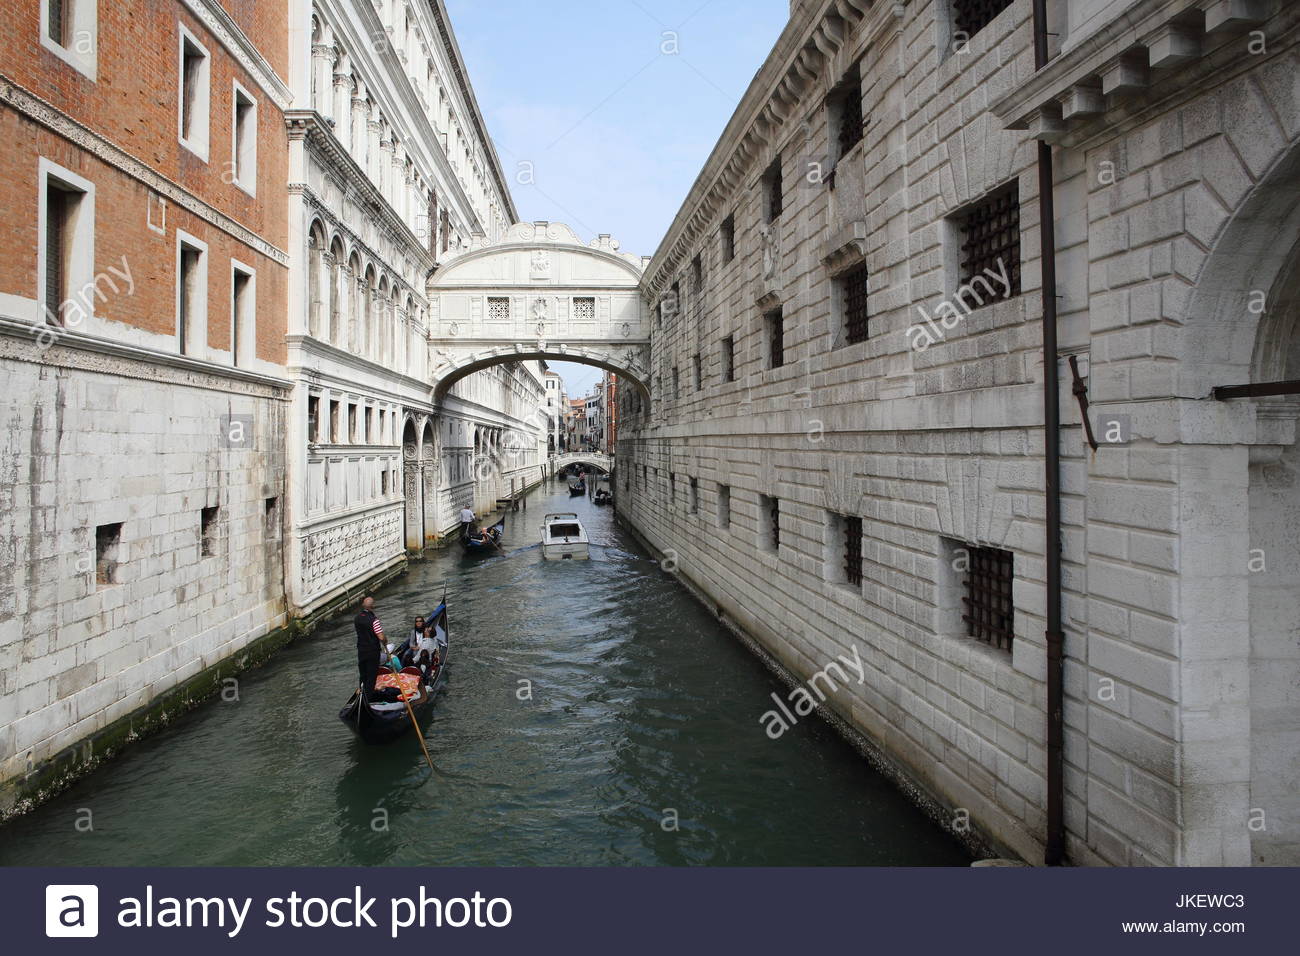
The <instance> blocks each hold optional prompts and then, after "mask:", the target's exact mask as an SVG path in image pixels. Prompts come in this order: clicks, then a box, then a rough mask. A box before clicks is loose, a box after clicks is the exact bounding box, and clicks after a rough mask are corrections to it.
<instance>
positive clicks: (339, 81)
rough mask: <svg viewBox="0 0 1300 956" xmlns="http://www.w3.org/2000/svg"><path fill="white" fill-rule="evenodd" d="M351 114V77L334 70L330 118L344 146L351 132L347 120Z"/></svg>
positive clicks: (336, 134)
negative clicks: (332, 102)
mask: <svg viewBox="0 0 1300 956" xmlns="http://www.w3.org/2000/svg"><path fill="white" fill-rule="evenodd" d="M342 62H343V61H342V60H341V59H340V61H339V63H338V64H336V65H335V69H336V70H338V69H339V67H340V65H341V64H342ZM344 69H346V67H344ZM351 115H352V77H351V76H349V75H348V74H347V73H343V72H336V73H335V74H334V110H333V116H332V117H331V118H332V119H333V120H334V135H335V136H336V137H338V140H339V142H340V143H342V144H343V146H344V148H347V147H348V145H349V143H348V140H349V134H350V133H351V128H350V125H351V124H350V122H349V121H350V119H351Z"/></svg>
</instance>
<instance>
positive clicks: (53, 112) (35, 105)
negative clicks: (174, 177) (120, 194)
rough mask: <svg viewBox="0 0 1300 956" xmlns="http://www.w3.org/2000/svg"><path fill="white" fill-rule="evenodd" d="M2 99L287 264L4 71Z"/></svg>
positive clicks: (227, 219)
mask: <svg viewBox="0 0 1300 956" xmlns="http://www.w3.org/2000/svg"><path fill="white" fill-rule="evenodd" d="M0 102H3V103H5V104H6V105H8V106H11V107H13V108H14V109H15V110H17V111H18V112H19V113H21V114H22V115H23V116H25V117H27V118H28V119H30V120H31V121H32V122H34V123H39V124H40V125H41V126H44V127H45V128H46V129H48V130H50V131H51V132H53V133H55V134H57V135H59V136H62V137H63V138H64V139H66V140H68V141H69V142H71V143H72V144H73V145H74V146H77V147H78V148H80V149H83V150H85V151H86V152H88V153H90V154H91V155H93V156H95V157H96V158H97V159H100V160H102V161H103V162H105V163H107V164H108V165H110V166H112V167H114V168H115V169H118V170H119V171H121V172H123V173H125V174H126V175H128V176H130V177H132V178H133V179H136V180H138V181H139V182H141V183H143V184H144V185H145V186H147V187H148V188H150V189H152V190H153V191H154V192H156V193H157V194H158V195H160V196H163V197H164V198H166V199H167V201H168V202H170V203H172V204H174V205H176V206H178V207H180V208H181V209H184V210H185V211H186V212H189V213H191V214H192V215H195V216H197V217H198V218H200V219H202V220H203V221H204V222H206V223H208V224H209V225H210V226H213V227H214V228H217V229H220V230H221V231H222V232H225V233H227V234H229V235H230V236H232V237H234V238H235V239H236V240H238V241H239V242H241V243H243V244H244V245H246V246H249V247H250V248H252V249H255V250H257V251H258V252H259V253H261V254H262V255H263V256H265V257H266V258H268V259H270V260H272V261H273V262H276V263H277V264H279V265H282V266H286V267H287V266H288V265H289V255H288V253H286V252H284V251H283V250H281V249H278V248H276V247H275V246H273V245H271V243H269V242H267V241H266V240H265V239H263V238H262V237H261V236H259V235H258V234H257V233H255V232H253V231H252V230H251V229H249V228H248V227H247V226H244V225H242V224H240V223H239V222H236V221H235V220H234V219H232V218H230V217H229V216H227V215H226V214H225V213H223V212H221V211H220V210H219V209H217V208H216V207H214V206H211V205H209V204H208V203H206V202H204V201H203V200H201V199H199V198H198V197H197V196H195V195H194V194H193V193H191V192H189V191H188V190H186V189H185V188H184V187H182V186H180V185H178V184H177V183H174V182H172V181H171V180H170V179H167V178H166V177H165V176H163V175H162V174H161V173H158V172H156V171H155V170H153V169H151V168H150V167H148V166H146V165H145V164H144V163H142V162H141V161H140V160H138V159H136V158H135V157H134V156H132V155H131V154H129V153H127V152H126V151H125V150H124V149H122V148H121V147H119V146H117V145H115V144H113V143H111V142H109V141H108V140H107V139H105V138H104V137H103V136H101V135H99V134H98V133H96V132H94V131H93V130H91V129H89V128H88V127H86V126H83V125H82V124H81V123H79V122H77V121H76V120H74V119H73V118H72V117H70V116H68V115H67V114H66V113H64V112H62V111H61V110H59V109H58V108H56V107H55V106H53V105H52V104H50V103H47V102H46V101H45V100H43V99H41V98H40V97H39V96H37V95H36V94H34V93H31V92H30V91H28V90H26V89H24V88H23V87H21V86H19V85H18V84H17V83H15V82H14V81H13V80H11V79H10V78H9V77H7V76H5V75H4V74H0Z"/></svg>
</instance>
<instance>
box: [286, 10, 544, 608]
mask: <svg viewBox="0 0 1300 956" xmlns="http://www.w3.org/2000/svg"><path fill="white" fill-rule="evenodd" d="M292 7H293V8H294V10H295V11H296V15H295V19H294V23H293V25H294V28H295V29H294V30H293V32H292V44H293V55H292V64H293V87H294V94H295V109H294V110H292V111H291V112H290V113H289V124H290V138H291V143H290V147H291V151H290V192H291V206H290V222H291V229H292V231H291V242H292V244H293V249H294V253H295V264H296V265H298V266H299V267H298V268H296V269H295V272H294V276H293V283H292V287H291V303H290V314H291V325H290V335H289V345H290V348H289V366H290V369H291V371H292V373H293V374H294V377H295V380H296V383H297V385H296V388H295V397H294V405H293V409H292V412H291V422H292V424H291V428H290V435H289V455H290V470H291V474H293V475H295V476H297V480H295V481H294V483H293V493H292V495H291V514H292V516H293V521H292V531H291V534H290V542H289V543H290V562H291V573H290V579H291V582H292V587H293V592H294V593H293V599H294V604H295V605H296V606H297V607H298V608H300V609H311V608H314V607H318V606H321V605H322V604H325V603H328V602H329V601H331V600H332V599H334V598H335V597H337V596H338V595H339V594H340V593H345V592H346V591H347V590H348V589H355V588H356V587H357V586H358V585H360V584H361V583H363V582H364V581H366V580H369V579H372V578H374V577H375V576H377V575H383V574H385V573H386V572H387V571H389V570H390V569H392V568H395V567H398V566H400V565H401V564H402V563H403V562H404V561H405V560H406V553H407V552H408V551H419V550H421V549H422V548H424V547H425V546H426V545H428V544H431V543H433V542H434V541H436V540H437V539H438V538H440V537H441V536H442V535H444V534H445V533H446V532H447V531H448V530H449V529H452V528H455V527H457V526H458V520H457V513H458V511H459V509H460V508H461V507H463V506H465V505H469V506H470V507H473V508H475V509H476V510H479V511H484V510H488V509H490V508H492V507H493V506H494V505H495V501H496V499H497V497H499V496H500V495H501V494H502V493H507V492H508V490H509V486H510V481H511V480H512V479H517V480H519V482H520V485H521V487H522V483H523V480H524V476H523V474H522V472H519V471H518V468H517V467H516V466H515V465H513V464H512V465H509V466H507V467H504V468H503V466H502V463H501V461H500V459H501V448H502V441H503V437H504V436H505V435H507V434H511V435H513V434H515V433H517V432H521V431H526V432H527V433H528V436H529V437H528V441H529V442H531V443H532V444H533V446H534V448H533V452H532V454H530V455H529V456H526V464H527V465H530V466H531V465H537V464H540V463H539V462H538V460H537V455H536V448H535V444H536V443H535V440H534V437H533V436H534V432H535V426H534V425H533V424H532V417H533V413H534V411H535V409H536V407H537V406H538V404H539V403H540V402H541V401H543V394H542V390H541V386H540V379H539V374H540V373H539V372H538V370H537V369H536V368H535V367H531V366H528V365H526V364H525V363H520V364H517V365H512V366H500V367H497V368H493V369H491V370H489V371H485V372H482V373H480V374H478V375H475V376H472V377H470V378H467V379H465V380H463V381H462V382H460V383H458V384H457V386H456V387H455V388H453V389H451V390H449V391H448V392H447V393H446V394H445V395H444V396H442V397H441V401H440V402H439V403H438V406H437V408H435V403H434V395H433V391H432V386H431V383H430V365H429V332H430V312H429V293H428V281H429V278H430V276H431V275H432V274H433V273H434V272H435V271H436V270H437V268H438V267H439V264H440V263H441V262H443V261H444V260H445V259H447V258H448V257H451V256H454V255H455V254H456V253H457V252H458V251H461V250H464V249H466V248H468V247H469V245H470V241H471V238H473V237H481V238H482V239H485V240H492V239H496V238H499V237H500V236H501V235H502V234H503V232H504V228H505V226H506V225H507V224H508V223H511V222H513V221H514V219H515V212H514V206H513V202H512V200H511V197H510V193H509V189H508V187H507V185H506V182H505V179H504V175H503V173H502V170H501V164H500V161H499V160H498V158H497V156H496V153H495V151H494V149H493V147H492V144H491V141H490V140H489V138H488V136H487V132H486V128H485V125H484V122H483V118H482V115H481V114H480V111H479V108H478V104H477V103H476V101H475V99H474V93H473V90H472V88H471V87H470V85H469V83H468V80H467V79H466V70H465V65H464V63H463V61H462V59H461V56H460V51H459V49H458V48H457V46H456V42H455V39H454V36H453V34H452V32H451V27H450V23H449V21H448V18H447V13H446V10H445V9H444V7H443V5H442V3H441V2H439V0H433V2H424V0H422V2H414V3H412V2H405V0H385V2H382V3H375V4H371V3H345V2H340V0H316V2H308V0H293V3H292ZM519 467H522V465H521V466H519ZM534 480H535V479H534Z"/></svg>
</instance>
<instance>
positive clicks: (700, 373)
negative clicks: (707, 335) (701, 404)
mask: <svg viewBox="0 0 1300 956" xmlns="http://www.w3.org/2000/svg"><path fill="white" fill-rule="evenodd" d="M694 361H695V390H696V391H697V392H698V391H699V390H700V389H702V388H703V387H704V359H703V358H701V357H700V353H699V352H696V353H695V360H694Z"/></svg>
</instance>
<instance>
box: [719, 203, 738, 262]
mask: <svg viewBox="0 0 1300 956" xmlns="http://www.w3.org/2000/svg"><path fill="white" fill-rule="evenodd" d="M721 233H722V261H723V262H730V261H731V260H732V259H734V258H736V215H735V213H732V214H731V215H730V216H728V217H727V218H726V219H724V220H722V229H721Z"/></svg>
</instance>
